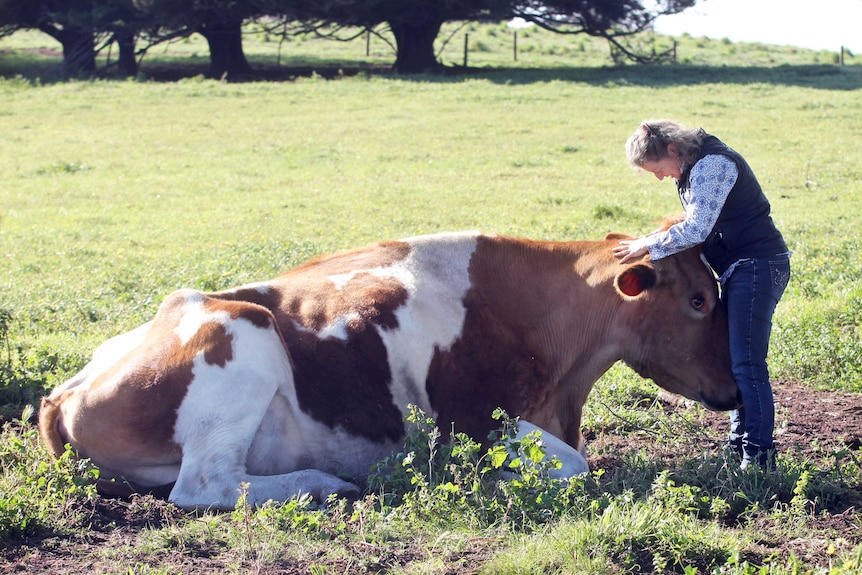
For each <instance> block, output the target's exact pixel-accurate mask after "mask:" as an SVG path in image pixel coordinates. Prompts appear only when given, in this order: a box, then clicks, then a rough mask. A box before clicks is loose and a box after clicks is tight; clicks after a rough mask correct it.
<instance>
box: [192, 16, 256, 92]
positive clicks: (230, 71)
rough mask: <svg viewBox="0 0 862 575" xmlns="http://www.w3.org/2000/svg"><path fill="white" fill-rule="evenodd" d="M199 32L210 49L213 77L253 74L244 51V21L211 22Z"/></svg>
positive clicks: (211, 73)
mask: <svg viewBox="0 0 862 575" xmlns="http://www.w3.org/2000/svg"><path fill="white" fill-rule="evenodd" d="M199 32H200V33H201V35H202V36H203V37H204V38H206V40H207V44H209V47H210V75H211V76H212V77H214V78H222V77H224V76H227V77H233V76H242V75H243V74H248V73H250V72H251V66H249V64H248V60H246V59H245V53H244V52H243V50H242V20H236V21H232V22H209V23H207V24H204V25H203V26H201V29H200V30H199Z"/></svg>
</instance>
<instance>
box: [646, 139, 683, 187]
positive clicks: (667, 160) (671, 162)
mask: <svg viewBox="0 0 862 575" xmlns="http://www.w3.org/2000/svg"><path fill="white" fill-rule="evenodd" d="M641 168H643V169H644V170H646V171H647V172H649V173H651V174H652V175H654V176H655V177H656V178H658V179H659V180H663V179H665V178H666V177H668V176H670V177H671V178H673V179H675V180H679V179H681V178H682V166H681V165H680V162H679V150H678V149H677V147H676V146H675V145H674V144H668V145H667V157H664V158H662V159H661V160H656V161H655V162H644V163H643V164H641Z"/></svg>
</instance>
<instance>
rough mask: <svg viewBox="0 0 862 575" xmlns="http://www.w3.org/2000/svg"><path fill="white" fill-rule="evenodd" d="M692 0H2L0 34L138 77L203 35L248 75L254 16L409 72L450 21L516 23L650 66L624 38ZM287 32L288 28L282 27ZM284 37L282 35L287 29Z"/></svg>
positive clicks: (430, 64) (213, 54)
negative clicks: (115, 60)
mask: <svg viewBox="0 0 862 575" xmlns="http://www.w3.org/2000/svg"><path fill="white" fill-rule="evenodd" d="M694 2H695V0H645V1H643V2H642V1H640V0H0V35H3V34H6V33H9V32H11V31H13V30H15V29H18V28H33V29H38V30H41V31H43V32H45V33H46V34H49V35H50V36H52V37H53V38H55V39H56V40H57V41H58V42H60V43H61V44H62V46H63V57H64V59H63V67H64V71H66V72H67V73H70V74H78V73H92V72H94V71H95V56H96V53H97V51H98V50H99V49H100V48H102V47H104V46H107V45H109V44H111V43H113V42H117V43H118V45H119V47H120V60H119V65H120V72H121V73H122V74H127V75H128V74H134V73H135V72H136V60H135V54H136V52H135V50H136V49H135V46H136V43H143V44H144V45H145V48H144V50H145V49H146V46H147V45H152V44H153V43H157V42H159V41H163V40H165V39H169V38H176V37H182V36H187V35H191V34H194V33H199V34H201V35H202V36H203V37H204V38H205V39H206V40H207V43H208V45H209V49H210V74H211V75H212V76H216V77H220V76H224V75H228V76H236V75H242V74H246V73H248V72H251V67H250V65H249V63H248V61H247V60H246V58H245V54H244V52H243V48H242V25H243V23H245V22H248V21H250V20H254V19H265V20H266V22H270V23H271V22H281V23H288V22H290V23H295V24H296V25H295V26H292V27H290V30H292V31H293V32H296V31H308V30H319V29H321V28H322V27H324V26H351V27H359V28H360V29H365V30H369V31H371V30H375V29H379V27H380V26H381V25H382V26H385V27H387V29H388V30H389V31H391V33H392V36H393V37H394V39H395V47H396V58H395V62H394V69H395V71H396V72H398V73H403V74H411V73H418V72H427V71H436V70H439V69H440V68H441V67H442V65H441V64H440V62H439V61H438V60H437V56H436V55H435V53H434V41H435V39H436V38H437V35H438V34H439V32H440V29H441V27H442V25H443V24H444V23H446V22H449V21H453V20H463V21H487V20H494V21H500V20H506V19H510V18H512V17H520V18H523V19H524V20H526V21H528V22H532V23H534V24H536V25H537V26H540V27H542V28H544V29H547V30H552V31H554V32H559V33H564V34H588V35H591V36H598V37H603V38H606V39H607V40H608V41H609V42H610V43H611V46H612V48H613V49H614V50H616V53H617V54H619V55H621V57H624V58H627V59H630V60H635V61H640V62H643V61H648V60H651V59H655V58H657V57H659V56H660V55H657V54H654V53H649V52H644V51H642V50H638V49H636V48H633V47H632V46H631V45H630V43H629V42H628V39H629V38H631V37H632V36H633V35H634V34H636V33H638V32H640V31H643V30H644V29H646V28H648V27H650V26H651V25H652V23H653V22H654V21H655V19H656V18H657V17H658V16H660V15H663V14H673V13H676V12H680V11H682V10H683V9H685V8H687V7H689V6H691V5H693V4H694ZM284 29H285V30H286V29H287V27H284ZM285 33H287V32H285Z"/></svg>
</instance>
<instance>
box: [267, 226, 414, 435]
mask: <svg viewBox="0 0 862 575" xmlns="http://www.w3.org/2000/svg"><path fill="white" fill-rule="evenodd" d="M409 252H410V246H409V244H407V243H404V242H388V243H383V244H380V245H376V246H372V247H369V248H365V249H362V250H354V251H351V252H346V253H343V254H337V255H335V256H331V257H327V258H323V259H317V260H314V261H312V262H309V263H307V264H305V265H303V266H300V267H299V268H297V269H295V270H292V271H289V272H287V273H285V274H282V275H281V276H279V277H278V278H276V279H275V280H273V281H272V282H270V284H269V285H270V286H271V287H272V290H273V293H274V294H277V295H278V298H279V301H278V302H273V303H274V306H275V315H276V320H277V322H278V325H279V329H280V331H281V333H282V335H283V337H284V339H285V343H286V345H287V348H288V351H289V354H290V357H291V361H292V362H293V365H294V382H295V386H296V394H297V397H298V399H299V404H300V407H301V408H302V409H303V411H305V412H306V413H308V414H309V415H310V416H311V417H313V418H314V419H315V420H317V421H320V422H321V423H324V424H325V425H327V426H329V427H331V428H335V427H342V428H343V429H344V430H346V431H347V432H349V433H352V434H355V435H360V436H362V437H367V438H369V439H371V440H373V441H384V440H387V439H389V440H398V439H399V438H400V437H401V436H402V435H403V433H404V425H403V421H402V414H401V411H400V409H399V408H398V407H397V406H395V404H394V403H393V399H392V392H391V389H390V387H391V385H392V374H391V373H390V370H389V362H388V357H387V353H386V347H385V346H384V344H383V340H382V338H381V337H380V333H379V331H378V329H380V330H394V329H397V328H398V320H397V317H396V316H395V312H396V311H397V310H398V308H400V307H401V306H403V305H404V304H405V303H406V301H407V298H408V293H407V290H406V288H405V287H404V285H402V283H401V282H400V281H398V280H397V279H395V278H391V277H379V276H378V275H374V274H372V273H370V271H371V270H374V269H377V268H384V267H387V266H391V265H393V264H394V263H396V262H398V261H400V260H402V259H404V258H405V257H406V256H407V255H408V254H409ZM333 277H335V278H336V279H337V280H338V281H339V282H340V283H339V284H338V285H336V284H335V283H334V282H333V279H332V278H333ZM346 317H347V318H349V321H347V322H346V323H345V325H344V326H343V328H344V331H343V334H340V335H339V336H331V337H324V338H321V337H319V336H318V335H317V333H315V332H318V331H320V330H321V329H324V328H326V327H327V326H331V325H333V323H335V322H337V321H339V320H343V319H344V318H346ZM341 335H343V336H344V338H343V339H342V337H340V336H341Z"/></svg>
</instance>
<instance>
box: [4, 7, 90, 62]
mask: <svg viewBox="0 0 862 575" xmlns="http://www.w3.org/2000/svg"><path fill="white" fill-rule="evenodd" d="M93 8H94V6H93V2H92V0H68V1H65V2H64V1H63V0H2V1H0V18H2V24H3V25H4V26H5V27H6V29H7V30H14V29H19V28H33V29H37V30H41V31H42V32H44V33H46V34H48V35H49V36H51V37H52V38H54V39H55V40H57V41H58V42H60V44H61V45H62V47H63V64H62V66H61V69H62V71H63V73H64V74H67V75H78V74H91V73H93V72H95V71H96V39H95V37H94V34H93V30H94V27H93Z"/></svg>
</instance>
